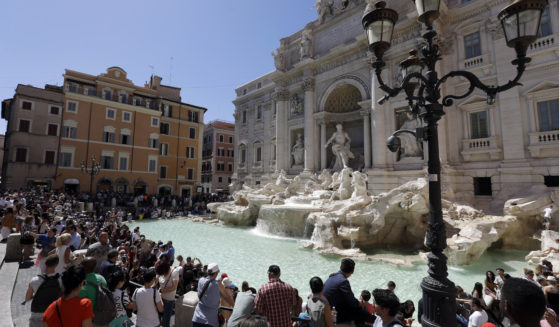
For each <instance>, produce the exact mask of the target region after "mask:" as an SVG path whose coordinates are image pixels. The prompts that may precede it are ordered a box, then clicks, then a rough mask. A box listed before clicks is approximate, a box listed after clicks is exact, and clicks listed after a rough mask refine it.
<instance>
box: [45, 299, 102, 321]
mask: <svg viewBox="0 0 559 327" xmlns="http://www.w3.org/2000/svg"><path fill="white" fill-rule="evenodd" d="M56 303H58V309H59V310H60V317H59V316H58V312H57V311H56ZM60 318H62V323H63V324H64V326H65V327H70V326H71V327H74V326H81V325H82V321H84V320H87V319H89V318H93V307H92V306H91V300H90V299H86V298H81V297H78V296H74V297H73V298H71V299H69V300H64V299H62V298H59V299H58V300H56V301H55V302H53V303H51V304H50V305H49V307H48V308H47V310H45V313H44V314H43V322H45V323H47V325H49V327H62V324H61V323H60Z"/></svg>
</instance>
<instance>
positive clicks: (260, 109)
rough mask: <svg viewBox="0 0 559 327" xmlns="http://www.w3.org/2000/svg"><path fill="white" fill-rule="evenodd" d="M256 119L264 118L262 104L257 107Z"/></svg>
mask: <svg viewBox="0 0 559 327" xmlns="http://www.w3.org/2000/svg"><path fill="white" fill-rule="evenodd" d="M256 119H262V106H258V107H256Z"/></svg>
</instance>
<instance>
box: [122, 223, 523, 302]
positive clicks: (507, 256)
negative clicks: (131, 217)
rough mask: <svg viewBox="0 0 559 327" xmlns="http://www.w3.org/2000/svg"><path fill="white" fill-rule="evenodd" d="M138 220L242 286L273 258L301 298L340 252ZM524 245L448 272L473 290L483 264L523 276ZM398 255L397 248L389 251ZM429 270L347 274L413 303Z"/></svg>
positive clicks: (255, 281)
mask: <svg viewBox="0 0 559 327" xmlns="http://www.w3.org/2000/svg"><path fill="white" fill-rule="evenodd" d="M130 225H131V227H132V228H133V227H135V226H140V231H141V233H142V234H144V235H146V237H147V238H149V239H152V240H154V241H157V240H161V241H164V242H166V241H168V240H172V241H173V245H174V246H175V248H176V255H179V254H182V255H183V256H185V257H186V256H192V257H198V258H200V259H201V260H202V262H203V263H204V264H208V263H210V262H215V263H218V264H219V267H220V269H221V272H225V273H227V274H228V275H229V277H230V278H231V279H232V280H233V282H234V283H235V284H237V285H239V286H240V284H241V282H242V281H244V280H246V281H248V282H249V284H250V285H251V286H253V287H255V288H256V289H258V288H259V287H260V286H261V285H262V284H264V283H266V282H267V274H266V271H267V268H268V266H269V265H271V264H277V265H279V266H280V268H281V271H282V276H281V278H282V279H283V280H284V281H285V282H288V283H290V284H291V285H292V286H293V287H295V288H297V289H298V290H299V294H300V295H301V296H302V297H303V298H305V296H306V295H307V294H308V293H309V291H310V289H309V285H308V282H309V280H310V279H311V277H313V276H319V277H321V278H322V279H323V280H326V279H327V278H328V275H329V274H331V273H333V272H336V271H338V269H339V263H340V258H338V257H335V258H331V257H325V256H322V255H320V254H318V253H316V252H313V251H311V250H306V249H302V248H300V247H299V245H298V243H297V240H296V239H288V238H278V237H273V236H268V235H262V234H260V233H259V232H258V231H257V230H256V229H254V228H250V229H249V228H238V227H226V226H213V225H207V224H203V223H195V222H192V221H189V220H185V219H175V220H158V221H143V222H134V223H132V224H130ZM526 254H527V252H525V251H510V250H509V251H503V250H492V251H489V252H487V253H485V254H484V255H483V256H482V257H481V258H480V260H479V261H478V262H476V263H475V264H473V265H470V266H460V267H452V266H451V267H449V278H450V279H451V280H452V281H453V282H454V283H455V284H456V285H460V286H462V287H463V288H464V289H465V290H466V291H467V292H471V290H472V288H473V286H474V283H475V282H482V281H483V279H484V276H485V271H486V270H493V271H495V268H497V267H503V268H504V269H505V271H506V272H508V273H509V274H511V275H512V276H521V275H522V268H524V267H526V266H527V264H526V263H525V262H524V256H525V255H526ZM392 255H394V256H396V257H397V256H400V255H399V254H397V253H394V254H392ZM426 275H427V265H426V264H425V263H423V262H418V263H417V264H416V265H415V266H414V267H413V268H399V267H396V266H393V265H390V264H385V263H377V262H371V261H357V265H356V269H355V273H354V274H353V276H351V277H350V282H351V286H352V289H353V292H354V293H355V295H356V296H357V297H358V296H359V293H360V292H361V290H364V289H367V290H369V291H371V290H373V289H375V288H384V287H385V286H386V283H387V282H388V281H390V280H393V281H394V282H395V283H396V285H397V286H396V294H397V295H398V297H399V298H400V301H401V302H403V301H404V300H407V299H411V300H413V301H414V302H416V303H417V301H418V300H419V298H420V297H421V289H420V287H419V285H420V283H421V279H422V278H423V277H424V276H426Z"/></svg>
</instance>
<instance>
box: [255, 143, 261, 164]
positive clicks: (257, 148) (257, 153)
mask: <svg viewBox="0 0 559 327" xmlns="http://www.w3.org/2000/svg"><path fill="white" fill-rule="evenodd" d="M255 161H256V162H261V161H262V147H260V146H258V147H256V157H255Z"/></svg>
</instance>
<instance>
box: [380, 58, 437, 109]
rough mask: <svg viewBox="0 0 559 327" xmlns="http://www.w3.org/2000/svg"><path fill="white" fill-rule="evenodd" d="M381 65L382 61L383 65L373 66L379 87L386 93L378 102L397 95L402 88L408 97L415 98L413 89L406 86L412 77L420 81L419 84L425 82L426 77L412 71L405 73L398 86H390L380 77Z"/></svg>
mask: <svg viewBox="0 0 559 327" xmlns="http://www.w3.org/2000/svg"><path fill="white" fill-rule="evenodd" d="M383 66H384V62H383V65H378V66H376V67H375V74H376V76H377V81H378V82H379V88H380V89H381V90H383V91H384V92H386V93H387V94H386V95H385V96H384V97H382V98H381V99H380V100H379V104H382V103H383V102H385V101H386V100H388V99H389V98H393V97H395V96H397V95H398V94H399V93H400V92H401V91H402V90H406V91H405V92H406V95H407V96H408V99H416V97H414V96H413V90H411V91H410V89H408V87H407V86H408V84H409V83H410V80H411V79H412V78H417V79H419V80H420V81H421V82H423V83H421V84H424V83H427V79H426V78H425V77H424V76H423V75H421V74H420V73H418V72H414V73H410V74H407V75H406V77H405V78H404V80H403V81H402V83H401V84H400V86H398V87H395V88H391V87H390V86H388V85H386V84H385V83H384V81H383V79H382V76H381V75H382V67H383Z"/></svg>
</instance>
